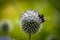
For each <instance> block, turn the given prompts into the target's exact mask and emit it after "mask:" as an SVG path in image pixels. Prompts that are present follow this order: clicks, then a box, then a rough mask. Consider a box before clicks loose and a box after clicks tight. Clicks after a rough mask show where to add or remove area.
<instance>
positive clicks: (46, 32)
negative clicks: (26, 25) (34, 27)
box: [0, 0, 60, 40]
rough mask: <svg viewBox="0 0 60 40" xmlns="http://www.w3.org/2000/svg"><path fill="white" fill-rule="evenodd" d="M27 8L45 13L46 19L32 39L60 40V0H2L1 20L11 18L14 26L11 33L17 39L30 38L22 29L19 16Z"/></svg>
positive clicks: (0, 8) (0, 3) (0, 6)
mask: <svg viewBox="0 0 60 40" xmlns="http://www.w3.org/2000/svg"><path fill="white" fill-rule="evenodd" d="M27 9H32V10H36V11H37V12H39V13H40V14H43V15H44V17H45V19H46V21H45V22H44V23H42V29H41V30H40V32H38V33H37V34H34V35H32V38H31V40H51V39H49V38H50V36H51V38H53V37H54V39H56V40H60V0H0V20H4V19H10V20H11V21H12V22H13V25H14V28H13V30H12V32H10V35H11V37H12V38H15V39H16V40H28V34H26V33H24V32H23V31H22V30H21V29H20V26H19V25H20V24H19V18H20V17H21V15H22V12H25V11H26V10H27Z"/></svg>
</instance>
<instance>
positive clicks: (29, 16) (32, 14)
mask: <svg viewBox="0 0 60 40" xmlns="http://www.w3.org/2000/svg"><path fill="white" fill-rule="evenodd" d="M41 22H42V19H41V18H40V17H39V14H38V12H36V11H34V10H27V11H26V12H25V13H23V15H22V17H21V26H22V29H23V30H24V31H25V32H26V33H36V32H37V31H38V30H39V27H40V24H41Z"/></svg>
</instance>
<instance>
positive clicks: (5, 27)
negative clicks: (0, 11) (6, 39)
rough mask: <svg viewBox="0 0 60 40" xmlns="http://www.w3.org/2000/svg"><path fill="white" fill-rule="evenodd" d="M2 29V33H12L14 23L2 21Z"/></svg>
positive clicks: (0, 23)
mask: <svg viewBox="0 0 60 40" xmlns="http://www.w3.org/2000/svg"><path fill="white" fill-rule="evenodd" d="M0 29H1V30H2V31H7V32H10V31H12V29H13V25H12V22H11V21H10V20H8V19H3V20H1V21H0Z"/></svg>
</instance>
